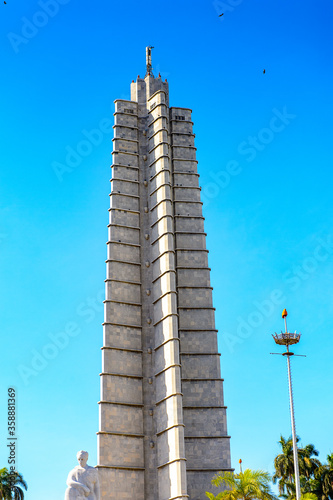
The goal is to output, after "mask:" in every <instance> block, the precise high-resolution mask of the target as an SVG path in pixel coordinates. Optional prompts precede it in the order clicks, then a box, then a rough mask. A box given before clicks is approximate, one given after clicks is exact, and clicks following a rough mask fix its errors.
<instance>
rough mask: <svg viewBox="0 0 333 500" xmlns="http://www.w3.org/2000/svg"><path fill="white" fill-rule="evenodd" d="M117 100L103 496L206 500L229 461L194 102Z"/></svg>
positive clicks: (155, 91)
mask: <svg viewBox="0 0 333 500" xmlns="http://www.w3.org/2000/svg"><path fill="white" fill-rule="evenodd" d="M151 49H152V47H147V49H146V58H147V60H146V71H147V72H146V75H145V77H144V78H140V77H138V78H137V80H136V82H134V81H133V82H132V84H131V100H130V101H127V100H123V99H117V100H116V101H115V113H114V117H115V118H114V139H113V153H112V155H113V162H112V179H111V195H110V196H111V198H110V199H111V203H110V209H109V214H110V221H109V226H108V229H109V236H108V242H107V249H108V253H107V261H106V265H107V278H106V299H105V322H104V340H103V347H102V373H101V401H100V402H99V407H100V426H99V432H98V466H97V467H98V468H99V474H100V480H101V498H102V499H103V500H111V499H112V500H171V499H172V500H176V499H177V500H178V499H179V500H185V499H187V498H189V499H190V500H203V498H205V491H207V490H209V489H210V487H211V484H210V480H211V478H212V476H213V475H214V474H215V473H216V472H217V471H220V470H231V469H230V467H231V464H230V445H229V436H228V434H227V426H226V409H225V406H224V403H223V389H222V383H223V382H222V379H221V375H220V357H219V356H220V355H219V353H218V349H217V331H216V329H215V321H214V308H213V303H212V288H211V286H210V269H209V267H208V259H207V253H208V251H207V250H206V244H205V240H206V235H205V232H204V218H203V216H202V202H201V201H200V187H199V175H198V173H197V161H196V148H195V146H194V134H193V131H192V126H193V123H192V120H191V110H190V109H188V108H175V107H171V108H170V107H169V88H168V83H167V81H166V80H165V81H162V79H161V77H160V75H158V77H154V75H153V72H152V63H151Z"/></svg>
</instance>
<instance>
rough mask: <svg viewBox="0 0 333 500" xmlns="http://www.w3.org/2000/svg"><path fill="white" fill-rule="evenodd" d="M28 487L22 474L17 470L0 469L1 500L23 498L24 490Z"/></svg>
mask: <svg viewBox="0 0 333 500" xmlns="http://www.w3.org/2000/svg"><path fill="white" fill-rule="evenodd" d="M22 488H24V489H25V490H27V489H28V486H27V483H26V482H25V481H24V479H23V476H22V474H20V473H19V472H17V471H15V472H11V473H9V472H8V469H6V468H3V469H0V499H1V500H24V491H23V489H22Z"/></svg>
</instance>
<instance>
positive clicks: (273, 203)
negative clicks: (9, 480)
mask: <svg viewBox="0 0 333 500" xmlns="http://www.w3.org/2000/svg"><path fill="white" fill-rule="evenodd" d="M54 2H55V3H54ZM54 2H53V3H52V2H51V3H52V5H51V3H50V4H48V7H47V6H46V2H43V0H41V2H37V1H34V0H25V1H23V0H7V4H6V5H4V4H3V3H1V4H0V33H1V36H0V41H1V42H0V43H1V74H2V76H1V79H0V99H1V154H0V161H1V170H0V176H1V177H0V259H1V260H0V280H1V281H0V284H1V287H0V332H1V348H2V349H1V350H2V352H1V372H0V377H1V378H0V380H1V387H0V408H1V410H0V442H1V450H0V466H6V462H7V455H8V451H7V450H8V449H7V448H6V446H5V444H6V438H7V430H6V427H7V426H6V399H7V389H8V387H11V386H14V387H15V388H16V391H17V428H18V438H19V439H18V442H17V460H18V468H19V470H20V471H21V472H22V473H23V475H24V477H25V479H26V480H27V482H28V484H29V490H28V493H27V495H26V498H27V500H45V498H47V499H48V500H59V499H61V498H63V495H64V491H65V481H66V477H67V473H68V471H69V470H70V469H71V468H72V467H73V466H74V465H75V463H76V459H75V454H76V452H77V450H79V449H87V450H88V451H89V453H90V460H89V462H90V464H91V465H95V464H96V435H95V433H96V432H97V430H98V405H97V401H98V400H99V376H98V374H99V372H100V371H101V354H100V347H101V345H102V327H101V323H102V321H103V308H102V300H103V288H104V278H105V263H104V261H105V258H106V246H105V242H106V240H107V228H106V225H107V223H108V211H107V209H108V204H109V197H108V194H109V191H110V185H109V178H110V170H109V165H110V162H111V157H110V152H111V150H112V143H111V138H112V132H110V130H109V129H108V128H105V127H104V129H103V131H102V132H100V135H99V140H98V141H96V140H95V144H94V145H92V146H91V147H90V149H89V150H82V151H81V153H82V154H81V155H80V156H77V157H76V160H75V161H74V160H73V162H74V163H72V164H69V163H68V162H67V164H66V155H67V153H68V151H72V150H76V149H77V148H79V149H80V147H81V146H80V145H82V143H81V141H82V140H84V139H86V137H85V133H88V132H89V131H91V130H92V129H100V127H101V121H103V120H104V122H103V123H104V124H105V119H109V120H112V119H113V116H112V114H113V111H114V108H113V106H114V105H113V101H114V99H116V98H124V99H128V98H129V85H130V82H131V81H132V79H135V78H136V77H137V75H138V74H141V76H143V75H144V72H145V47H146V45H149V44H151V45H154V46H155V49H154V51H153V66H154V71H155V72H156V73H157V72H158V71H160V72H161V74H162V77H163V78H167V79H168V81H169V84H170V101H171V105H173V106H181V107H190V108H192V109H193V119H194V129H195V130H194V131H195V133H196V146H197V148H198V151H197V157H198V160H199V173H200V175H201V177H200V183H201V186H202V196H203V199H204V202H205V205H204V215H205V217H206V221H205V229H206V231H207V233H208V237H207V247H208V249H209V250H210V253H209V264H210V266H211V268H212V275H211V279H212V285H213V286H214V305H215V307H216V308H217V311H216V324H217V328H218V329H219V350H220V351H221V353H222V357H221V364H222V374H223V377H224V379H225V386H224V387H225V403H226V404H227V405H228V429H229V433H230V434H231V436H232V439H231V450H232V465H233V466H234V467H236V468H237V467H238V459H239V458H242V459H243V464H244V467H250V468H253V469H256V468H261V469H266V470H268V471H270V472H273V459H274V456H275V455H276V454H277V453H278V451H279V448H278V445H277V441H278V439H279V436H280V434H281V433H282V434H283V435H284V436H289V435H290V421H289V406H288V390H287V375H286V366H285V360H284V358H282V357H281V356H271V355H270V354H269V353H270V352H278V351H279V348H278V347H276V346H275V344H274V342H273V340H272V337H271V333H274V331H280V330H281V329H282V328H283V322H282V319H281V311H282V309H283V308H284V307H286V308H287V309H288V312H289V316H288V321H289V323H288V324H289V327H290V329H291V330H292V331H294V330H295V329H297V330H298V331H301V332H302V334H303V336H302V339H301V343H300V344H299V346H297V347H296V349H295V351H296V352H297V353H300V354H307V357H306V358H294V359H292V365H293V380H294V391H295V408H296V423H297V431H298V434H299V435H300V436H301V439H302V443H303V444H307V443H309V442H312V443H314V444H315V445H316V447H317V448H318V449H319V450H320V459H322V460H323V461H324V460H325V458H326V455H327V453H329V452H331V451H333V436H332V413H333V398H332V383H333V368H332V367H333V363H332V335H333V306H332V278H333V276H332V274H333V229H332V180H333V179H332V177H333V174H332V166H333V165H332V128H333V127H332V116H333V106H332V99H331V93H332V87H333V74H332V46H333V40H332V38H333V32H332V14H333V5H332V2H331V1H330V0H317V1H316V2H312V1H311V2H310V1H308V0H302V1H301V0H294V1H293V2H290V1H289V0H279V1H278V2H277V1H273V0H257V1H251V0H225V2H222V1H221V2H215V3H214V2H211V1H196V0H182V1H177V2H176V1H174V0H170V1H169V2H160V3H156V2H155V3H154V8H153V10H150V8H149V7H150V6H152V5H153V4H152V3H151V2H134V1H133V0H127V1H126V2H110V1H106V0H94V1H89V2H88V1H87V0H81V1H79V0H61V2H60V0H54ZM42 5H44V11H43V8H42ZM52 6H53V11H52ZM45 9H46V10H47V11H48V13H45V12H46V11H45ZM222 11H224V13H225V14H224V16H222V17H221V18H219V17H218V14H219V13H221V12H222ZM41 12H44V14H41ZM36 24H37V25H38V26H37V27H36ZM263 69H265V70H266V74H265V75H264V74H263ZM85 131H86V132H85ZM59 164H62V165H65V166H67V168H68V167H70V168H68V170H67V171H65V172H63V173H62V174H61V175H59ZM56 165H57V166H56ZM74 165H76V166H74ZM55 169H56V170H57V171H58V176H57V175H56V171H55ZM65 331H66V332H67V333H66V334H65V335H63V336H61V335H59V334H60V333H63V332H65ZM60 337H61V338H62V342H63V345H62V348H60V347H59V348H57V347H54V346H55V340H54V339H55V338H57V339H58V342H60ZM66 342H67V344H66ZM64 344H66V345H64ZM48 345H51V346H52V345H53V349H52V347H51V348H48V347H45V346H48ZM43 349H44V352H45V349H46V352H47V356H48V358H49V359H48V360H46V361H45V360H44V361H43V360H41V359H40V358H39V356H40V355H41V353H42V352H43ZM36 353H37V354H36ZM22 367H23V368H22ZM27 369H28V370H31V371H27Z"/></svg>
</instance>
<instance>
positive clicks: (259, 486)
mask: <svg viewBox="0 0 333 500" xmlns="http://www.w3.org/2000/svg"><path fill="white" fill-rule="evenodd" d="M270 480H271V476H270V475H269V474H268V472H264V471H262V470H251V469H246V470H245V471H244V472H240V473H239V474H234V473H233V472H220V473H218V474H216V476H214V477H213V479H212V484H213V485H214V486H217V487H219V486H226V488H227V489H225V490H224V491H221V492H220V493H218V494H217V496H216V497H215V496H214V495H213V494H212V493H209V492H206V496H207V497H208V498H209V499H210V500H254V499H258V500H276V497H275V495H274V494H273V493H272V492H271V490H270V487H269V482H270Z"/></svg>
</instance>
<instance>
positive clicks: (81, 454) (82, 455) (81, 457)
mask: <svg viewBox="0 0 333 500" xmlns="http://www.w3.org/2000/svg"><path fill="white" fill-rule="evenodd" d="M76 458H77V460H78V462H79V464H80V465H81V467H85V466H86V464H87V462H88V452H87V451H83V450H81V451H78V452H77V454H76Z"/></svg>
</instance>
